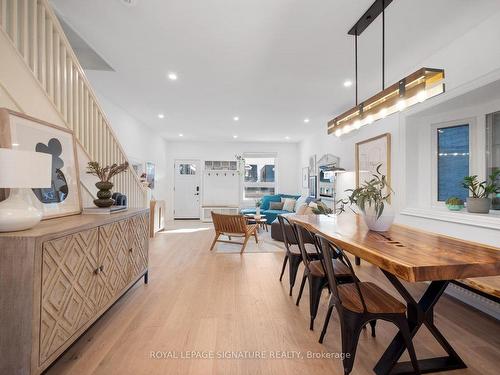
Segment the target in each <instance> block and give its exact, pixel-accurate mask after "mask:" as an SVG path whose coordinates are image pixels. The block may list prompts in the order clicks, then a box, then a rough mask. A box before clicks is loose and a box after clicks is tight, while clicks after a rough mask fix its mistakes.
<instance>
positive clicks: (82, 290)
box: [39, 228, 98, 364]
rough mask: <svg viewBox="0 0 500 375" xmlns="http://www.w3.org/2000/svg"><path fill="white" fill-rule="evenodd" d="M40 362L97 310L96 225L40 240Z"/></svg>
mask: <svg viewBox="0 0 500 375" xmlns="http://www.w3.org/2000/svg"><path fill="white" fill-rule="evenodd" d="M42 251H43V252H42V285H41V288H42V290H41V298H42V300H41V303H42V305H41V316H40V318H41V320H40V356H39V357H40V358H39V360H40V364H42V363H43V362H44V361H45V360H46V359H47V358H49V357H50V356H51V355H52V354H53V353H54V352H55V351H57V350H58V349H59V348H60V347H61V346H62V345H63V344H64V343H65V342H66V341H67V340H68V339H69V338H71V336H73V334H74V333H75V332H76V331H78V329H79V328H80V327H82V326H83V325H84V324H85V323H87V322H88V321H89V320H90V319H91V318H92V317H93V316H94V315H95V313H96V311H97V303H98V301H97V300H96V299H95V288H96V284H97V274H96V270H97V268H98V230H97V228H95V229H91V230H88V231H84V232H79V233H76V234H73V235H69V236H65V237H61V238H58V239H55V240H51V241H46V242H44V243H43V250H42Z"/></svg>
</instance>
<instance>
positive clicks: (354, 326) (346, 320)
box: [340, 314, 364, 375]
mask: <svg viewBox="0 0 500 375" xmlns="http://www.w3.org/2000/svg"><path fill="white" fill-rule="evenodd" d="M340 325H341V331H342V353H343V354H344V358H343V360H342V363H343V365H344V375H349V374H350V373H351V371H352V367H353V364H354V358H355V357H356V349H357V348H358V342H359V334H360V332H361V327H362V326H363V325H364V324H362V323H361V321H360V319H359V318H358V317H357V316H356V315H350V314H349V315H344V316H343V317H341V318H340Z"/></svg>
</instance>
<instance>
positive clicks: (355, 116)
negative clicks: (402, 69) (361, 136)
mask: <svg viewBox="0 0 500 375" xmlns="http://www.w3.org/2000/svg"><path fill="white" fill-rule="evenodd" d="M392 1H393V0H376V1H375V2H374V3H373V4H372V6H371V7H370V8H369V9H368V10H367V11H366V12H365V14H363V16H362V17H361V18H360V19H359V20H358V22H356V24H355V25H354V26H353V27H352V28H351V30H349V32H348V34H349V35H354V50H355V64H354V65H355V66H354V69H355V80H356V82H355V92H356V93H355V95H356V106H354V107H353V108H351V109H349V110H348V111H346V112H344V113H342V114H341V115H339V116H337V117H335V118H334V119H333V120H331V121H329V122H328V134H332V133H333V134H335V135H336V136H337V137H340V136H342V135H343V134H347V133H349V132H351V131H352V130H357V129H359V128H361V127H362V126H365V125H368V124H371V123H372V122H374V121H377V120H380V119H382V118H384V117H386V116H388V115H390V114H393V113H395V112H398V111H403V110H405V109H406V108H408V107H411V106H413V105H415V104H417V103H421V102H423V101H425V100H427V99H429V98H432V97H434V96H436V95H439V94H442V93H444V92H445V85H444V82H443V81H444V70H443V69H434V68H421V69H419V70H417V71H416V72H414V73H412V74H410V75H408V76H406V77H404V78H402V79H400V80H399V81H398V82H396V83H394V84H393V85H391V86H389V87H387V88H386V87H385V8H386V7H387V6H388V5H389V4H390V3H392ZM380 14H382V91H380V92H379V93H377V94H376V95H374V96H372V97H371V98H369V99H367V100H365V101H363V102H361V103H358V36H359V35H361V33H362V32H363V31H365V30H366V28H367V27H368V26H369V25H370V24H371V23H372V22H373V21H374V20H375V19H376V18H377V17H378V16H379V15H380Z"/></svg>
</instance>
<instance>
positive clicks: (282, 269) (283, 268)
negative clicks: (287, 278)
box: [280, 254, 288, 281]
mask: <svg viewBox="0 0 500 375" xmlns="http://www.w3.org/2000/svg"><path fill="white" fill-rule="evenodd" d="M287 262H288V254H285V259H283V267H282V268H281V275H280V281H281V279H283V274H284V273H285V268H286V263H287Z"/></svg>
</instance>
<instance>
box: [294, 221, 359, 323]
mask: <svg viewBox="0 0 500 375" xmlns="http://www.w3.org/2000/svg"><path fill="white" fill-rule="evenodd" d="M293 228H294V230H295V233H296V236H297V238H298V243H299V249H300V253H301V255H302V263H303V264H304V274H303V276H302V282H301V283H300V290H299V295H298V296H297V302H296V305H297V306H298V305H299V303H300V299H301V298H302V293H303V291H304V287H305V284H306V281H307V282H308V285H309V310H310V324H309V329H310V330H313V329H314V320H315V319H316V315H317V314H318V307H319V302H320V300H321V293H322V291H323V289H325V288H328V287H329V284H328V278H327V276H326V273H325V268H324V265H323V259H322V258H323V256H322V254H321V249H320V248H319V247H318V246H317V243H316V241H313V242H314V249H315V250H316V254H317V256H316V257H315V258H311V256H310V255H309V253H308V252H307V251H306V244H305V242H304V234H308V235H309V236H311V237H312V238H314V235H313V234H312V233H310V232H308V231H307V230H306V229H305V228H303V227H301V226H300V225H297V224H294V225H293ZM334 267H335V268H336V271H337V273H336V274H337V277H338V278H339V279H342V280H343V282H350V281H351V280H350V272H349V268H348V267H347V266H346V265H345V264H343V263H342V262H337V261H335V262H334Z"/></svg>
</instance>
